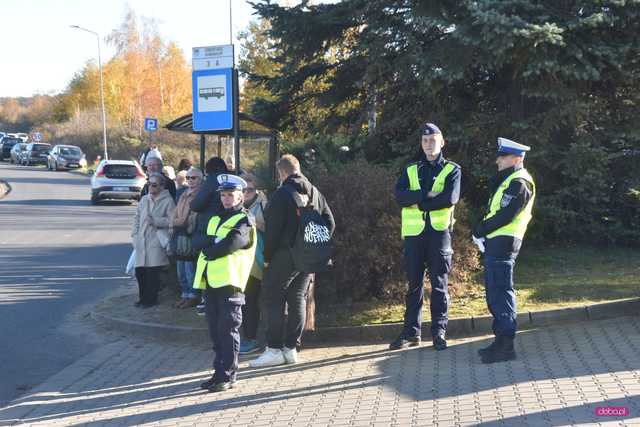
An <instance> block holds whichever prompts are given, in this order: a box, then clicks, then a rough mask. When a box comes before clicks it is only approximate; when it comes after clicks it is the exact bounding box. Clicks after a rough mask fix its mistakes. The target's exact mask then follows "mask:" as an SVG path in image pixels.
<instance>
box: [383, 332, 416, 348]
mask: <svg viewBox="0 0 640 427" xmlns="http://www.w3.org/2000/svg"><path fill="white" fill-rule="evenodd" d="M420 341H422V339H421V338H420V337H405V336H404V334H400V336H399V337H398V338H396V339H395V340H393V342H392V343H391V344H389V350H399V349H401V348H407V347H417V346H419V345H420Z"/></svg>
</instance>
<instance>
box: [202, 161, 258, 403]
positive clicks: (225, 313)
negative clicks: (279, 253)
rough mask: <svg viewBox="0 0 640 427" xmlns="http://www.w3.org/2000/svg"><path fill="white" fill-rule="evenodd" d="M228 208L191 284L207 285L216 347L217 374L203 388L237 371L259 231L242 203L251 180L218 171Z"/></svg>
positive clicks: (216, 219)
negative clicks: (243, 310)
mask: <svg viewBox="0 0 640 427" xmlns="http://www.w3.org/2000/svg"><path fill="white" fill-rule="evenodd" d="M218 182H219V184H220V185H219V187H218V191H219V192H220V199H221V201H222V206H223V208H224V210H223V211H222V212H221V213H219V214H217V215H214V216H213V217H211V219H210V220H209V224H208V226H207V230H206V234H207V237H208V239H207V242H208V243H207V246H204V247H198V248H196V249H197V250H200V251H201V252H200V255H199V257H198V264H197V267H196V275H195V280H194V284H193V287H194V288H195V289H205V294H206V298H205V299H206V306H205V311H206V318H207V323H208V326H209V335H210V337H211V341H212V342H213V348H214V349H215V359H214V361H213V369H214V373H213V375H212V377H211V378H210V379H209V380H207V381H205V382H203V383H202V384H201V385H200V387H201V388H203V389H205V390H209V391H210V392H219V391H225V390H228V389H230V388H232V387H233V385H234V383H235V381H236V372H237V370H238V352H239V349H240V332H239V328H240V325H241V324H242V305H244V289H245V286H246V284H247V280H248V279H249V274H250V272H251V267H252V266H253V260H254V256H255V249H256V241H257V240H256V231H255V227H254V225H253V223H252V222H251V220H250V219H249V217H248V216H247V212H246V210H245V209H244V207H243V195H242V190H243V189H244V188H245V187H246V186H247V183H246V182H245V181H244V180H243V179H242V178H240V177H238V176H235V175H228V174H221V175H219V176H218Z"/></svg>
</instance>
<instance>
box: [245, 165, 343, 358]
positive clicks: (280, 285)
mask: <svg viewBox="0 0 640 427" xmlns="http://www.w3.org/2000/svg"><path fill="white" fill-rule="evenodd" d="M276 168H277V170H278V175H279V177H280V181H281V182H282V184H281V186H280V187H279V188H278V190H276V192H275V193H274V194H273V196H272V198H271V200H270V201H269V203H268V204H267V209H266V210H265V236H264V266H265V271H264V277H263V284H262V287H263V292H265V293H266V298H267V300H266V302H267V307H268V310H269V314H268V319H269V323H268V325H267V328H268V329H267V348H266V350H265V351H264V353H262V355H260V357H258V358H257V359H255V360H252V361H251V362H250V363H249V366H251V367H254V368H257V367H263V366H276V365H282V364H285V363H287V364H289V363H296V362H297V361H298V354H297V350H296V348H297V347H298V346H299V345H300V338H301V337H302V331H303V330H304V322H305V319H306V312H307V307H306V295H307V291H308V289H309V283H310V280H311V274H309V273H303V272H300V271H296V269H295V267H294V264H293V259H292V257H291V247H292V246H293V244H294V240H295V237H296V233H297V231H298V215H297V205H296V203H295V202H294V199H293V196H292V195H291V192H290V191H289V189H293V190H295V192H296V193H298V194H299V195H300V196H301V197H303V198H306V199H307V200H308V199H310V198H314V199H315V197H317V200H318V205H317V206H314V208H315V209H316V210H317V211H318V212H320V214H321V215H322V217H323V218H324V220H325V221H326V223H327V226H328V227H329V231H330V233H331V234H333V231H334V229H335V221H334V218H333V214H332V213H331V209H330V208H329V205H328V204H327V202H326V200H325V198H324V196H322V194H321V193H320V191H318V189H317V188H315V187H314V186H313V185H312V184H311V183H310V182H309V180H308V179H307V178H306V177H305V176H303V175H302V173H301V171H300V162H298V159H296V158H295V157H294V156H292V155H290V154H287V155H284V156H282V158H281V159H280V160H279V161H278V162H277V164H276ZM286 187H289V189H288V188H286ZM314 196H315V197H314ZM285 304H287V307H288V317H287V324H286V328H285V325H284V318H285ZM283 330H286V332H285V338H284V340H283V337H282V331H283Z"/></svg>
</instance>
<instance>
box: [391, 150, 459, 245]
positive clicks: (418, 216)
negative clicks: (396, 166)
mask: <svg viewBox="0 0 640 427" xmlns="http://www.w3.org/2000/svg"><path fill="white" fill-rule="evenodd" d="M455 168H456V164H455V163H452V162H446V163H445V165H444V167H443V168H442V170H441V171H440V173H439V174H438V175H437V176H436V179H435V180H434V181H433V186H432V187H431V191H435V192H438V193H439V192H442V191H443V190H444V181H445V179H446V178H447V176H448V175H449V174H450V173H451V172H453V171H454V170H455ZM407 176H408V177H409V190H411V191H417V190H420V178H419V177H418V164H417V163H413V164H411V165H409V166H408V167H407ZM453 211H454V207H453V206H451V207H448V208H443V209H438V210H434V211H429V220H430V222H431V227H433V229H434V230H437V231H444V230H446V229H447V228H449V227H450V226H451V224H453V223H454V222H455V219H454V217H453ZM424 215H425V212H423V211H421V210H420V209H419V208H418V206H417V205H413V206H409V207H406V208H402V238H403V239H404V238H405V237H406V236H417V235H418V234H420V233H422V231H423V230H424V227H425V225H426V222H425V217H424Z"/></svg>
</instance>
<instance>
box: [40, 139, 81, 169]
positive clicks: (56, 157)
mask: <svg viewBox="0 0 640 427" xmlns="http://www.w3.org/2000/svg"><path fill="white" fill-rule="evenodd" d="M86 166H87V160H86V158H85V155H84V154H83V153H82V150H81V149H80V147H76V146H75V145H61V144H59V145H56V146H55V147H53V148H52V149H51V151H50V152H49V158H48V159H47V169H49V170H56V171H57V170H61V169H77V168H83V167H86Z"/></svg>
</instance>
